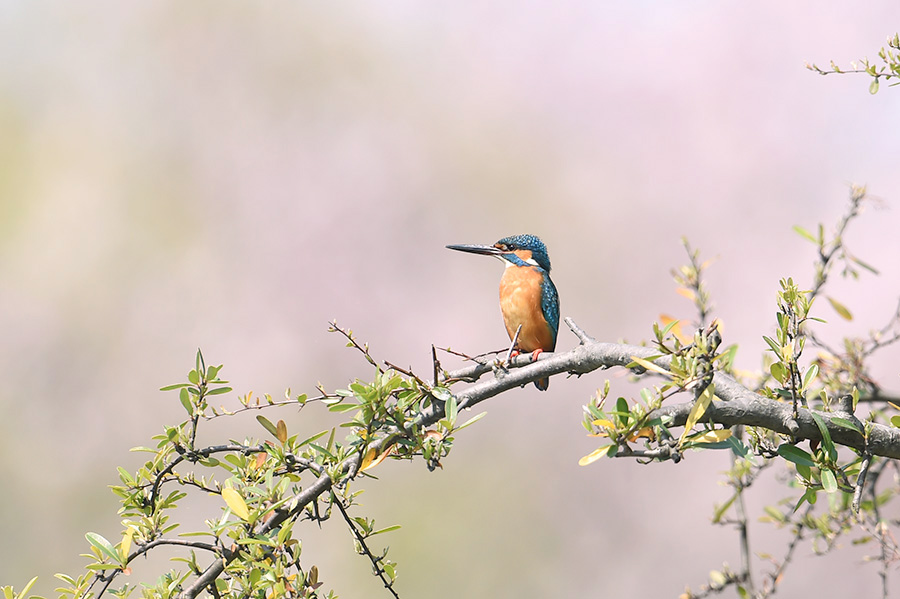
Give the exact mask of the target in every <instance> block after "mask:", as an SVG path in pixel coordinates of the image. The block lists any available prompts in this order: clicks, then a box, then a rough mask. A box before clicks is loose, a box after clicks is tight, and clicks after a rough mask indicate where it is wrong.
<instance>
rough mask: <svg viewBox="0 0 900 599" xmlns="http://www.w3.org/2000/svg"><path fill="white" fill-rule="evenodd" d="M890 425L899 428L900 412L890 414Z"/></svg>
mask: <svg viewBox="0 0 900 599" xmlns="http://www.w3.org/2000/svg"><path fill="white" fill-rule="evenodd" d="M891 426H895V427H897V428H900V414H895V415H893V416H891Z"/></svg>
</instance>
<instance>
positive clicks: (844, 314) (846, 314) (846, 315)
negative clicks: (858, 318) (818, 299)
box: [826, 297, 853, 320]
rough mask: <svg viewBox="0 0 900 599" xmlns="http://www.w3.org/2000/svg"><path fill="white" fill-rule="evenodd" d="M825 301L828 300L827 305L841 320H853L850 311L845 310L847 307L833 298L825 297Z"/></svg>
mask: <svg viewBox="0 0 900 599" xmlns="http://www.w3.org/2000/svg"><path fill="white" fill-rule="evenodd" d="M826 299H828V303H829V304H831V307H832V308H834V311H835V312H837V313H838V314H839V315H840V317H841V318H843V319H844V320H853V315H852V314H851V313H850V310H848V309H847V306H845V305H844V304H842V303H841V302H839V301H837V300H836V299H834V298H831V297H827V298H826Z"/></svg>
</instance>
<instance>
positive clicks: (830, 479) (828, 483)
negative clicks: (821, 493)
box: [822, 468, 838, 493]
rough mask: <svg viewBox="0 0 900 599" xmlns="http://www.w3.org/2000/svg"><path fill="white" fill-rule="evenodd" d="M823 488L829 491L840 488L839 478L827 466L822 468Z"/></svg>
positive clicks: (832, 491)
mask: <svg viewBox="0 0 900 599" xmlns="http://www.w3.org/2000/svg"><path fill="white" fill-rule="evenodd" d="M822 488H823V489H825V491H827V492H828V493H834V492H835V491H837V490H838V484H837V479H836V478H835V477H834V472H832V471H831V470H829V469H827V468H825V469H823V470H822Z"/></svg>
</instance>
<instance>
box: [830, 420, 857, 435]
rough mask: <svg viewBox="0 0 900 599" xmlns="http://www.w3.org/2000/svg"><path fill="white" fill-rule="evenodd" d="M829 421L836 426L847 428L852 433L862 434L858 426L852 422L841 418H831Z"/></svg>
mask: <svg viewBox="0 0 900 599" xmlns="http://www.w3.org/2000/svg"><path fill="white" fill-rule="evenodd" d="M831 421H832V422H833V423H834V424H836V425H838V426H842V427H844V428H849V429H850V430H852V431H856V432H857V433H859V434H862V431H861V430H860V428H859V426H858V425H857V424H856V423H855V422H853V421H852V420H847V419H846V418H841V417H839V416H832V417H831Z"/></svg>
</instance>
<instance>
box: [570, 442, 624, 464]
mask: <svg viewBox="0 0 900 599" xmlns="http://www.w3.org/2000/svg"><path fill="white" fill-rule="evenodd" d="M611 447H615V445H604V446H603V447H600V448H599V449H595V450H594V451H592V452H591V453H589V454H587V455H586V456H584V457H583V458H581V459H580V460H578V465H579V466H587V465H588V464H593V463H594V462H596V461H597V460H599V459H600V458H602V457H603V456H605V455H606V454H607V453H609V450H610V448H611Z"/></svg>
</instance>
